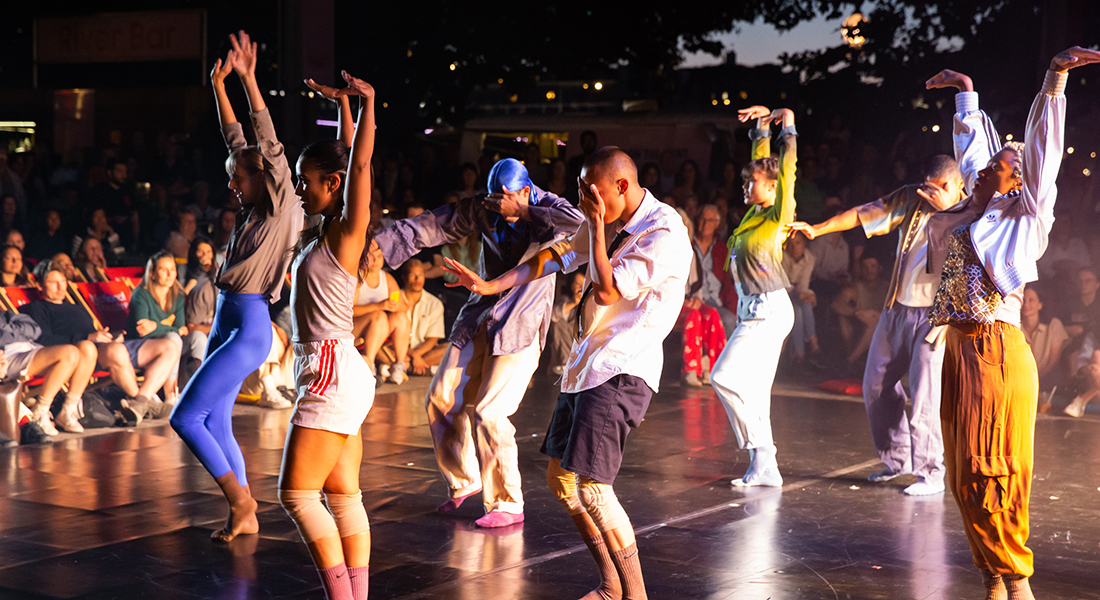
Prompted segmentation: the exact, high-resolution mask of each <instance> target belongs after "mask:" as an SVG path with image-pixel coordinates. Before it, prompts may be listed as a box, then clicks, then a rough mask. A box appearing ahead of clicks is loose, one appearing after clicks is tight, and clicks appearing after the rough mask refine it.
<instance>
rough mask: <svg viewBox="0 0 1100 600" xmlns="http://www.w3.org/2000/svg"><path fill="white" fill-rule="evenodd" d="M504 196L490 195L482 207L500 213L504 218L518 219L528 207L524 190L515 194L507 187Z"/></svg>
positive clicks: (482, 203) (482, 202)
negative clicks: (525, 207)
mask: <svg viewBox="0 0 1100 600" xmlns="http://www.w3.org/2000/svg"><path fill="white" fill-rule="evenodd" d="M501 187H502V188H503V189H504V193H503V194H490V195H488V196H486V197H485V199H484V200H482V201H481V205H482V206H484V207H485V208H487V209H489V210H491V211H493V212H497V213H500V214H501V215H502V216H503V217H504V218H508V219H511V218H515V219H518V218H519V217H520V216H522V215H521V212H520V211H521V210H522V209H523V207H524V206H526V205H527V198H526V197H525V196H524V195H523V193H522V190H521V191H516V192H513V191H512V190H509V189H508V188H507V187H503V186H501Z"/></svg>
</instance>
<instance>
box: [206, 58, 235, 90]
mask: <svg viewBox="0 0 1100 600" xmlns="http://www.w3.org/2000/svg"><path fill="white" fill-rule="evenodd" d="M235 59H236V53H235V52H233V51H232V50H230V51H229V54H228V55H227V56H226V57H225V62H222V59H220V58H219V59H218V60H216V61H214V68H213V69H212V70H211V71H210V84H211V85H213V86H214V87H219V86H224V85H225V78H226V77H229V74H230V73H232V72H233V61H234V60H235Z"/></svg>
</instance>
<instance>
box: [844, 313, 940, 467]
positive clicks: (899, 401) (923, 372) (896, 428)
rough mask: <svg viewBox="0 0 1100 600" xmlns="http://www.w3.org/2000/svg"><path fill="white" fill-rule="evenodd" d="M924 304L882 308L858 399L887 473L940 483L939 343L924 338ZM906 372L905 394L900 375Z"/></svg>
mask: <svg viewBox="0 0 1100 600" xmlns="http://www.w3.org/2000/svg"><path fill="white" fill-rule="evenodd" d="M928 310H929V309H928V308H910V307H908V306H903V305H901V304H895V305H894V307H893V308H889V309H886V310H884V311H882V316H880V317H879V320H878V325H877V326H876V327H875V334H874V337H872V339H871V347H870V349H869V350H868V352H867V367H866V368H865V369H864V371H863V402H864V405H866V407H867V420H868V422H869V423H870V425H871V438H872V439H873V440H874V443H875V450H876V451H877V452H878V456H879V459H880V460H882V463H883V464H884V465H886V467H888V468H889V469H890V470H891V471H894V472H900V473H904V472H912V473H913V474H914V475H917V476H919V477H922V478H924V479H925V480H926V481H930V482H939V481H943V477H944V466H943V434H942V433H941V432H940V372H941V371H942V368H943V347H942V346H941V347H940V348H939V349H936V348H934V347H933V346H932V345H931V344H929V343H928V342H926V341H925V339H924V338H925V337H926V336H927V335H928V333H929V331H931V329H932V326H931V325H930V324H929V323H928ZM906 374H908V375H909V391H910V392H911V394H912V400H913V409H912V414H911V415H906V413H905V403H906V400H908V399H909V398H908V396H907V394H906V392H905V388H904V387H903V386H902V384H901V379H902V377H904V376H905V375H906Z"/></svg>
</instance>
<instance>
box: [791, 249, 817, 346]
mask: <svg viewBox="0 0 1100 600" xmlns="http://www.w3.org/2000/svg"><path fill="white" fill-rule="evenodd" d="M806 241H807V240H806V238H805V236H803V235H802V234H801V233H796V234H794V235H793V236H791V238H790V239H789V240H787V244H786V251H785V252H784V253H783V270H784V271H786V273H787V279H788V280H789V281H790V282H791V285H790V287H788V288H787V294H789V295H790V297H791V305H792V306H794V328H793V329H791V337H790V340H791V345H792V350H793V351H794V360H795V364H796V365H799V364H801V363H802V361H804V360H805V358H806V347H807V346H809V350H810V354H817V353H818V352H819V351H820V350H821V348H820V347H819V346H818V344H817V324H816V321H815V320H814V307H815V306H817V295H816V294H814V291H813V290H811V289H810V278H811V277H812V276H813V272H814V255H813V254H810V253H809V252H806Z"/></svg>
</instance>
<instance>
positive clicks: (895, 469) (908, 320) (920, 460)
mask: <svg viewBox="0 0 1100 600" xmlns="http://www.w3.org/2000/svg"><path fill="white" fill-rule="evenodd" d="M930 191H937V192H939V193H937V194H936V195H934V196H933V195H931V194H930V193H929V192H930ZM962 197H963V179H962V172H960V171H959V165H958V163H956V162H955V159H953V158H951V157H950V156H946V155H942V154H940V155H936V156H933V157H932V158H931V159H930V160H929V161H928V165H927V168H926V169H925V173H924V183H923V184H920V185H907V186H903V187H900V188H898V189H896V190H894V191H893V192H890V193H889V194H887V195H885V196H883V197H882V198H879V199H878V200H876V201H874V202H870V203H867V204H864V205H862V206H857V207H855V208H850V209H848V210H846V211H844V212H842V213H840V214H839V215H837V216H835V217H833V218H831V219H829V220H828V221H825V222H824V223H820V224H818V225H809V224H807V223H801V222H798V223H792V224H791V228H792V229H795V230H798V231H801V232H802V233H804V234H805V235H806V237H808V238H810V239H811V240H812V239H814V238H815V237H817V236H819V235H825V234H828V233H834V232H838V231H848V230H849V229H854V228H855V227H857V226H862V227H863V233H864V234H866V235H867V237H872V236H876V235H886V234H888V233H890V232H891V231H894V230H895V229H899V228H900V235H899V237H898V250H897V258H896V259H894V270H893V272H892V275H891V277H890V289H889V292H887V295H886V306H885V307H884V308H883V310H882V315H881V316H879V320H878V325H876V326H875V332H874V336H873V337H872V338H871V348H870V351H869V352H868V353H867V366H866V367H865V369H864V371H863V402H864V404H865V405H866V407H867V420H868V421H869V422H870V425H871V439H872V440H873V441H874V444H875V450H876V451H877V452H878V455H879V459H880V460H882V464H883V465H885V467H886V468H885V469H883V470H881V471H879V472H878V473H875V474H874V475H871V476H870V477H868V478H867V479H868V480H870V481H872V482H875V483H881V482H884V481H890V480H891V479H894V478H895V477H898V476H899V475H907V474H910V473H912V474H913V475H916V476H917V477H918V481H917V482H916V483H914V484H912V485H910V486H908V487H906V488H905V489H904V490H903V492H904V493H905V494H906V495H908V496H926V495H930V494H938V493H940V492H942V491H943V490H944V483H943V475H944V471H943V436H942V435H941V433H940V419H939V409H940V369H941V367H942V365H943V346H942V344H937V343H935V340H934V339H933V340H929V339H928V338H929V334H930V333H931V331H932V325H931V324H929V322H928V310H929V308H930V307H931V306H932V297H933V295H934V294H935V291H936V287H937V286H938V284H939V280H940V274H939V271H934V270H933V269H932V268H931V267H932V263H931V261H930V260H929V258H930V257H929V254H928V228H927V225H928V220H929V219H930V218H931V217H932V215H933V214H935V213H936V212H938V211H941V210H944V209H946V208H950V207H951V206H954V205H955V204H957V203H958V202H959V200H961V199H962ZM906 373H908V374H909V389H910V391H911V392H912V400H913V414H912V415H911V416H910V417H909V418H906V415H905V404H906V402H908V400H909V397H908V395H907V394H906V393H905V388H904V387H903V386H902V385H901V379H902V377H904V376H905V374H906Z"/></svg>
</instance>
